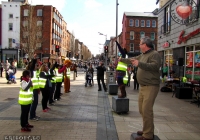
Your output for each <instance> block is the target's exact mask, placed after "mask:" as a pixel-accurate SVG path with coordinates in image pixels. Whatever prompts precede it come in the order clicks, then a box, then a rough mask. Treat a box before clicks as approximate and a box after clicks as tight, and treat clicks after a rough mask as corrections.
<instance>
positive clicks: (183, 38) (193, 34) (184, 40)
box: [177, 28, 200, 44]
mask: <svg viewBox="0 0 200 140" xmlns="http://www.w3.org/2000/svg"><path fill="white" fill-rule="evenodd" d="M184 33H185V31H181V33H180V35H179V40H178V42H177V44H181V43H182V42H184V43H186V42H187V40H189V39H190V38H191V37H193V36H195V35H197V34H199V33H200V28H198V29H196V30H195V31H193V32H191V33H189V34H188V35H187V36H185V37H183V35H184Z"/></svg>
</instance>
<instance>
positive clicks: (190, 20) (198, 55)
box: [157, 0, 200, 81]
mask: <svg viewBox="0 0 200 140" xmlns="http://www.w3.org/2000/svg"><path fill="white" fill-rule="evenodd" d="M161 6H162V7H160V9H159V13H158V44H157V46H158V48H157V50H158V51H159V53H160V55H161V56H162V63H163V64H167V65H168V67H169V70H170V71H174V72H175V73H176V74H177V75H178V76H179V77H182V76H186V77H187V79H188V80H189V81H190V80H200V39H199V38H200V19H199V15H200V11H199V0H188V1H187V2H186V1H179V0H168V1H167V0H165V1H164V4H163V5H161ZM184 9H186V10H187V11H185V10H184ZM170 71H169V73H170ZM169 73H168V74H169Z"/></svg>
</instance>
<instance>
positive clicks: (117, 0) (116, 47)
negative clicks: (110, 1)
mask: <svg viewBox="0 0 200 140" xmlns="http://www.w3.org/2000/svg"><path fill="white" fill-rule="evenodd" d="M117 32H118V0H116V40H117V36H118V35H117V34H118V33H117ZM115 62H117V44H116V50H115Z"/></svg>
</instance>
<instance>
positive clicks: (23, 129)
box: [21, 127, 31, 132]
mask: <svg viewBox="0 0 200 140" xmlns="http://www.w3.org/2000/svg"><path fill="white" fill-rule="evenodd" d="M30 131H31V129H30V128H27V127H23V128H21V132H30Z"/></svg>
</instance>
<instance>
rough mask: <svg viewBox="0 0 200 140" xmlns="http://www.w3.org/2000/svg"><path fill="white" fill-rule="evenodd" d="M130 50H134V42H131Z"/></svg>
mask: <svg viewBox="0 0 200 140" xmlns="http://www.w3.org/2000/svg"><path fill="white" fill-rule="evenodd" d="M130 52H134V44H133V43H130Z"/></svg>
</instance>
